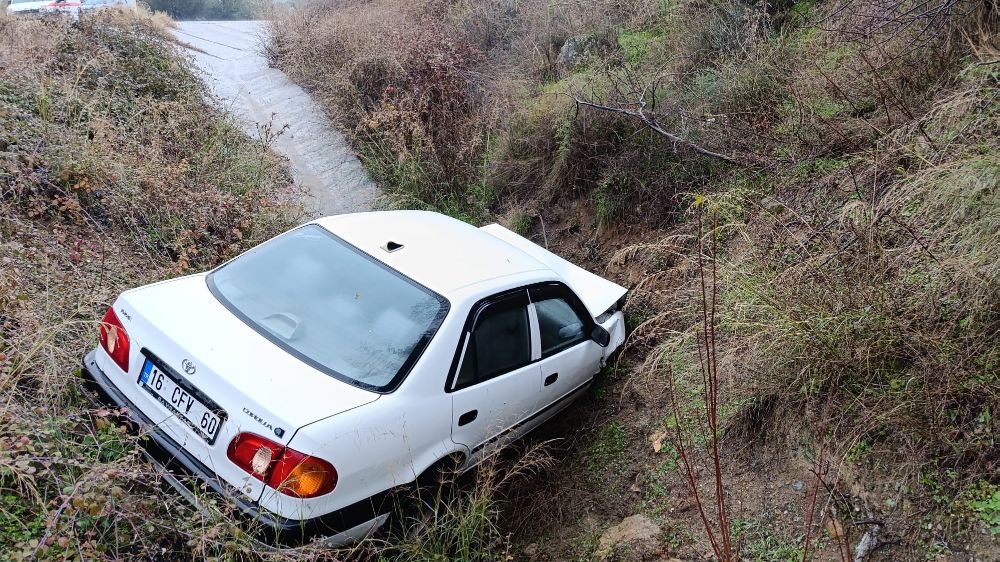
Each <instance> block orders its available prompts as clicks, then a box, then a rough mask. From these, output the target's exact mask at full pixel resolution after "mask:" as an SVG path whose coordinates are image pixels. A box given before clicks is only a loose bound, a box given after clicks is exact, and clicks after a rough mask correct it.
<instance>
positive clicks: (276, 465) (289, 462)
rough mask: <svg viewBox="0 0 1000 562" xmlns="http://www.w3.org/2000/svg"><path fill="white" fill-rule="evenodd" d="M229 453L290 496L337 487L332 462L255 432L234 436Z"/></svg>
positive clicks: (311, 495)
mask: <svg viewBox="0 0 1000 562" xmlns="http://www.w3.org/2000/svg"><path fill="white" fill-rule="evenodd" d="M226 454H227V455H228V456H229V460H231V461H233V463H235V464H236V466H238V467H240V468H241V469H243V470H244V471H246V472H247V473H249V474H250V475H251V476H253V477H254V478H256V479H257V480H260V481H261V482H263V483H265V484H267V485H268V486H270V487H272V488H274V489H275V490H278V491H279V492H281V493H282V494H285V495H287V496H294V497H297V498H314V497H316V496H321V495H323V494H326V493H329V492H332V491H333V489H334V488H336V487H337V470H336V469H335V468H333V465H331V464H330V463H328V462H326V461H325V460H323V459H319V458H316V457H311V456H309V455H306V454H303V453H300V452H298V451H296V450H295V449H291V448H289V447H284V446H282V445H280V444H278V443H275V442H274V441H271V440H270V439H268V438H266V437H261V436H260V435H257V434H254V433H240V434H239V435H237V436H236V437H234V438H233V440H232V441H231V442H230V443H229V449H228V450H227V451H226Z"/></svg>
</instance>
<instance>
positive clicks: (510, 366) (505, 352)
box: [455, 291, 531, 388]
mask: <svg viewBox="0 0 1000 562" xmlns="http://www.w3.org/2000/svg"><path fill="white" fill-rule="evenodd" d="M530 326H531V325H530V323H529V320H528V298H527V293H525V292H523V291H522V292H521V293H519V294H517V295H512V296H508V297H507V298H504V299H503V300H501V301H499V302H495V303H493V304H489V305H487V306H486V307H485V308H483V309H482V310H480V312H479V313H478V314H477V316H476V318H475V325H474V327H473V329H472V332H471V334H469V335H468V342H467V343H466V345H465V349H464V354H462V356H461V357H460V360H461V365H460V367H459V369H458V378H457V380H456V384H455V387H456V388H464V387H467V386H471V385H474V384H476V383H478V382H482V381H484V380H488V379H491V378H493V377H496V376H499V375H502V374H504V373H507V372H510V371H513V370H515V369H517V368H519V367H523V366H524V365H527V364H528V363H530V362H531V327H530Z"/></svg>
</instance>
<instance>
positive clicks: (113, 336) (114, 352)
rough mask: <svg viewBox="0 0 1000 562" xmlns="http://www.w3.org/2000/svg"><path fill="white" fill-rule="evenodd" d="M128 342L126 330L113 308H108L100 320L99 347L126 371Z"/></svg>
mask: <svg viewBox="0 0 1000 562" xmlns="http://www.w3.org/2000/svg"><path fill="white" fill-rule="evenodd" d="M128 344H129V342H128V332H126V331H125V327H124V326H122V323H121V321H120V320H118V315H117V314H115V311H114V309H113V308H108V311H107V312H105V313H104V319H103V320H101V347H103V348H104V351H107V352H108V355H109V356H111V359H113V360H114V362H115V363H116V364H117V365H118V366H119V367H121V369H122V370H123V371H125V372H126V373H127V372H128Z"/></svg>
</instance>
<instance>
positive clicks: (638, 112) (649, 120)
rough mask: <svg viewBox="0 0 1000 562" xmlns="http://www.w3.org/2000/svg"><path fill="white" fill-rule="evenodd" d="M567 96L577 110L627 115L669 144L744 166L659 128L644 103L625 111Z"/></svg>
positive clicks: (623, 108)
mask: <svg viewBox="0 0 1000 562" xmlns="http://www.w3.org/2000/svg"><path fill="white" fill-rule="evenodd" d="M567 95H569V96H570V97H572V98H573V101H574V102H576V105H577V107H578V108H579V106H581V105H582V106H585V107H591V108H594V109H599V110H601V111H609V112H611V113H620V114H622V115H628V116H629V117H633V118H635V119H638V120H639V121H640V122H642V124H643V125H645V126H646V127H648V128H649V129H650V130H652V131H653V132H655V133H656V134H658V135H660V136H662V137H663V138H665V139H667V140H669V141H670V142H672V143H674V144H680V145H684V146H685V147H687V148H689V149H691V150H693V151H695V152H697V153H698V154H701V155H703V156H708V157H709V158H715V159H718V160H723V161H725V162H729V163H730V164H736V165H738V166H743V165H744V164H743V163H741V162H740V161H738V160H737V159H736V158H734V157H732V156H727V155H725V154H721V153H719V152H715V151H713V150H709V149H707V148H705V147H703V146H700V145H697V144H695V143H693V142H691V141H689V140H686V139H683V138H681V137H679V136H677V135H675V134H673V133H671V132H669V131H667V130H666V129H664V128H663V127H661V126H660V124H659V123H657V121H656V118H655V117H652V116H650V115H648V114H647V113H646V112H645V111H643V107H644V106H645V103H643V102H639V103H637V104H634V105H635V106H636V109H634V110H631V109H626V108H625V107H614V106H610V105H604V104H600V103H596V102H591V101H587V100H582V99H580V98H578V97H576V96H574V95H572V94H567Z"/></svg>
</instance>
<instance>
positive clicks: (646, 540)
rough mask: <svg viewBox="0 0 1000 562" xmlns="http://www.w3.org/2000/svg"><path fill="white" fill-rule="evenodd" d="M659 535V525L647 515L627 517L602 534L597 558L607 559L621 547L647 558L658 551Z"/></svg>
mask: <svg viewBox="0 0 1000 562" xmlns="http://www.w3.org/2000/svg"><path fill="white" fill-rule="evenodd" d="M659 536H660V527H659V525H657V524H656V523H653V521H652V520H650V519H649V518H648V517H646V516H645V515H633V516H631V517H626V518H625V519H623V520H622V522H621V523H619V524H617V525H615V526H614V527H611V528H610V529H608V530H607V531H604V534H603V535H601V538H600V541H599V542H598V546H597V552H596V558H597V560H607V559H608V558H609V557H610V556H611V554H612V553H614V552H615V551H616V550H618V548H619V547H622V548H623V549H628V550H630V551H631V552H633V553H634V554H635V555H636V557H637V558H638V559H642V558H645V557H647V556H649V555H650V554H652V553H653V552H655V551H656V549H657V547H658V546H659V545H658V537H659Z"/></svg>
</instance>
